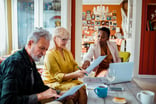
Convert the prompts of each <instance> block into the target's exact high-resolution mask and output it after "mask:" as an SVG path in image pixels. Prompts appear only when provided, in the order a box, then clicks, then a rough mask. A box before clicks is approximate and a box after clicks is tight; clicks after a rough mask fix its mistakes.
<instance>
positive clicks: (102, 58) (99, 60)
mask: <svg viewBox="0 0 156 104" xmlns="http://www.w3.org/2000/svg"><path fill="white" fill-rule="evenodd" d="M105 58H106V55H105V56H99V57H98V58H97V59H96V60H95V61H93V63H92V64H91V65H90V66H89V67H88V68H87V69H86V71H87V72H88V73H90V72H91V71H92V70H93V69H94V68H95V67H96V66H98V65H99V64H100V63H101V62H102V60H104V59H105Z"/></svg>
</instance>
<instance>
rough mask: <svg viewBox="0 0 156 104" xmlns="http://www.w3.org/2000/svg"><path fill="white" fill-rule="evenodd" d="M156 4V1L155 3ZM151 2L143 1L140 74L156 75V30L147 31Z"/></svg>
mask: <svg viewBox="0 0 156 104" xmlns="http://www.w3.org/2000/svg"><path fill="white" fill-rule="evenodd" d="M155 2H156V1H155ZM148 6H149V0H144V1H143V7H142V27H141V48H140V65H139V74H144V75H156V55H155V54H156V30H155V31H150V30H149V31H147V30H146V26H147V23H148V21H147V20H149V18H148V11H150V10H148Z"/></svg>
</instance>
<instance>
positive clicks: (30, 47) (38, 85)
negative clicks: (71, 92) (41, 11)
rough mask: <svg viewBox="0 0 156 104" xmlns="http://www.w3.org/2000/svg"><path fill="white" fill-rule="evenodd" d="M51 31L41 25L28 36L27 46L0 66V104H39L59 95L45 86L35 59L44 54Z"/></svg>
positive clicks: (37, 59)
mask: <svg viewBox="0 0 156 104" xmlns="http://www.w3.org/2000/svg"><path fill="white" fill-rule="evenodd" d="M50 39H51V34H50V33H49V32H48V31H46V30H44V29H42V28H40V29H36V30H35V31H34V32H33V33H32V34H30V35H29V36H28V39H27V44H26V47H25V48H23V49H21V50H19V51H18V52H16V53H15V54H13V55H11V56H10V57H8V58H7V59H6V60H5V61H3V62H2V63H1V65H0V104H38V103H39V102H40V101H41V100H46V99H49V98H52V97H59V95H57V93H56V91H55V90H52V89H51V88H49V87H47V86H45V85H44V84H43V82H42V80H41V77H40V74H39V73H38V72H37V69H36V65H35V63H34V61H39V59H40V58H41V57H42V56H43V55H45V53H46V51H47V49H48V47H49V43H50Z"/></svg>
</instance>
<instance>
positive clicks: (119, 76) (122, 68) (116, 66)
mask: <svg viewBox="0 0 156 104" xmlns="http://www.w3.org/2000/svg"><path fill="white" fill-rule="evenodd" d="M133 67H134V63H133V62H121V63H111V64H109V70H115V80H114V81H113V82H112V83H121V82H128V81H131V80H132V75H133Z"/></svg>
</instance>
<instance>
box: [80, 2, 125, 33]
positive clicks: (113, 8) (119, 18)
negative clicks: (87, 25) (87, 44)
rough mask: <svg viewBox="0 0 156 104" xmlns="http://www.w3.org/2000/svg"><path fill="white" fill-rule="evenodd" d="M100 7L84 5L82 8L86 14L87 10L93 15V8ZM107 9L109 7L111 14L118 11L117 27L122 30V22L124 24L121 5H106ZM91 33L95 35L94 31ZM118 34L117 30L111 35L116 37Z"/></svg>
mask: <svg viewBox="0 0 156 104" xmlns="http://www.w3.org/2000/svg"><path fill="white" fill-rule="evenodd" d="M97 6H99V5H83V6H82V8H83V9H82V11H83V12H86V11H87V10H90V11H91V14H92V13H93V8H94V7H97ZM104 6H105V7H107V6H108V8H109V12H113V11H114V10H115V11H116V17H117V19H116V21H117V27H120V28H121V22H122V17H121V5H104ZM90 33H93V31H90ZM115 33H116V31H115V30H111V35H114V34H115Z"/></svg>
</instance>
